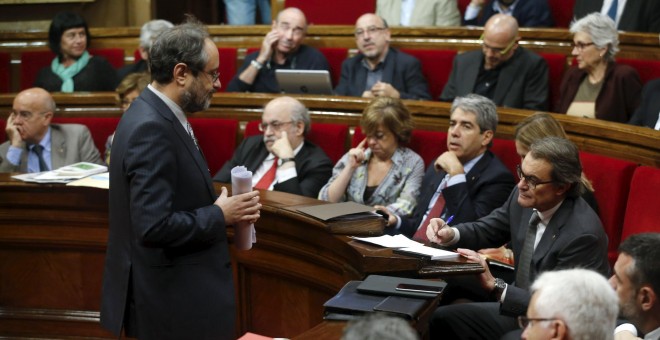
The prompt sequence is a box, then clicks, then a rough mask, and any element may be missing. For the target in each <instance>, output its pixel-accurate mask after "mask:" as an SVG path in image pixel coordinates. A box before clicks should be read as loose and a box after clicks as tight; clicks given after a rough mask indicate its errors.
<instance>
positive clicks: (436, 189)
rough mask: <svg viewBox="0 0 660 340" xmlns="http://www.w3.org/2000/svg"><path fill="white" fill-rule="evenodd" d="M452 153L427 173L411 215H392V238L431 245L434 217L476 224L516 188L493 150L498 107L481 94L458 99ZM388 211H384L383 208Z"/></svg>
mask: <svg viewBox="0 0 660 340" xmlns="http://www.w3.org/2000/svg"><path fill="white" fill-rule="evenodd" d="M450 114H451V116H450V118H449V131H448V136H447V149H448V151H446V152H444V153H443V154H442V155H440V156H439V157H438V158H437V159H436V161H435V163H434V164H431V165H430V166H429V167H428V169H426V174H425V175H424V179H423V180H422V189H421V190H422V191H421V193H420V195H419V198H418V204H417V206H416V207H415V210H414V211H413V214H412V216H411V217H400V216H396V215H390V216H391V218H390V219H391V220H392V221H390V223H389V224H391V225H394V226H395V227H394V228H388V229H387V230H388V232H389V233H392V234H397V233H400V234H404V235H406V236H408V237H410V238H415V239H416V240H418V241H423V242H428V239H427V238H426V227H427V226H428V224H429V223H428V222H429V220H430V219H431V218H437V217H441V218H443V219H447V218H448V217H450V216H453V219H452V221H453V222H452V224H458V223H463V222H472V221H475V220H477V219H478V218H480V217H483V216H486V215H488V214H490V212H491V211H492V210H493V209H495V208H498V207H500V206H502V204H503V203H504V201H506V199H507V197H509V193H510V192H511V189H512V188H513V185H514V181H513V176H512V175H511V172H510V171H509V170H508V169H507V168H506V167H505V166H504V164H502V162H501V161H500V160H499V159H498V158H497V156H495V155H494V154H493V153H492V152H490V151H489V150H488V148H489V147H490V145H491V143H492V140H493V136H494V135H495V130H496V128H497V108H496V107H495V104H493V102H492V101H491V100H490V99H488V98H486V97H482V96H480V95H476V94H470V95H467V96H465V97H458V98H456V99H455V100H454V103H453V104H452V106H451V109H450ZM381 209H383V207H381Z"/></svg>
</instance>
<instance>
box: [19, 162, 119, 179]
mask: <svg viewBox="0 0 660 340" xmlns="http://www.w3.org/2000/svg"><path fill="white" fill-rule="evenodd" d="M107 171H108V167H107V166H104V165H98V164H94V163H88V162H80V163H75V164H71V165H67V166H63V167H61V168H59V169H56V170H51V171H44V172H36V173H28V174H22V175H15V176H12V178H15V179H18V180H21V181H24V182H34V183H69V182H71V181H74V180H77V179H81V178H85V177H87V176H91V175H95V174H99V173H102V172H107Z"/></svg>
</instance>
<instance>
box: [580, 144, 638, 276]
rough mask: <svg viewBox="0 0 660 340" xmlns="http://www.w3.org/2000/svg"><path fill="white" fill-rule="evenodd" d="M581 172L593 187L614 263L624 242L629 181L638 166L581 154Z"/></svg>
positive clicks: (609, 251)
mask: <svg viewBox="0 0 660 340" xmlns="http://www.w3.org/2000/svg"><path fill="white" fill-rule="evenodd" d="M580 160H581V161H582V169H583V171H584V174H585V175H586V176H587V178H588V179H589V180H590V181H591V184H592V185H593V187H594V190H595V192H594V196H596V201H597V202H598V210H599V215H600V220H601V222H602V223H603V228H604V229H605V233H607V237H608V239H609V246H608V257H609V259H610V263H614V260H616V256H617V252H616V250H617V247H618V246H619V242H620V241H621V227H622V225H623V223H624V216H625V214H626V202H627V199H628V191H629V190H630V180H631V178H632V176H633V172H634V171H635V168H636V167H637V165H636V164H635V163H632V162H628V161H624V160H620V159H616V158H610V157H606V156H601V155H596V154H591V153H587V152H580Z"/></svg>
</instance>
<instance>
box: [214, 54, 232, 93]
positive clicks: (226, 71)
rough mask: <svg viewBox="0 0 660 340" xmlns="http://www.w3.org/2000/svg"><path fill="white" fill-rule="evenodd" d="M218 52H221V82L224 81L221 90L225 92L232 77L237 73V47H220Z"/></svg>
mask: <svg viewBox="0 0 660 340" xmlns="http://www.w3.org/2000/svg"><path fill="white" fill-rule="evenodd" d="M218 53H219V54H220V68H219V69H218V72H219V73H220V78H219V79H220V83H222V88H220V92H225V89H226V88H227V85H229V82H230V81H231V78H233V77H234V75H235V74H236V54H237V52H236V48H235V47H219V48H218Z"/></svg>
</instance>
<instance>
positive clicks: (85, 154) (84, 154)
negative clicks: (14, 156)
mask: <svg viewBox="0 0 660 340" xmlns="http://www.w3.org/2000/svg"><path fill="white" fill-rule="evenodd" d="M9 144H10V142H9V141H6V142H4V143H2V145H0V172H27V157H28V151H27V150H23V153H22V154H21V162H20V164H18V165H17V166H14V165H12V164H11V163H9V161H7V160H5V159H4V158H5V157H7V151H8V150H9ZM50 146H51V153H50V162H51V165H52V167H53V169H51V170H54V169H58V168H61V167H63V166H65V165H69V164H73V163H78V162H90V163H96V164H101V165H105V164H104V163H103V160H101V155H100V154H99V150H97V149H96V146H94V141H93V140H92V135H91V134H90V132H89V129H87V127H86V126H85V125H80V124H51V125H50Z"/></svg>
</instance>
